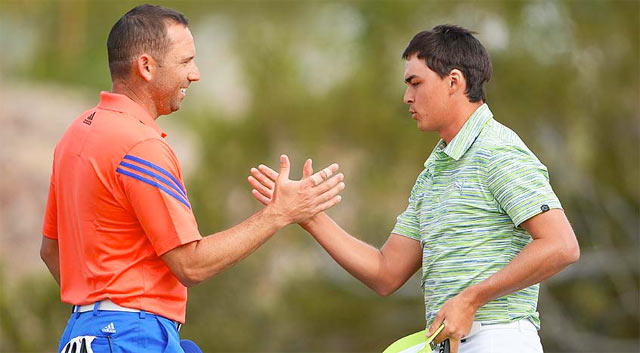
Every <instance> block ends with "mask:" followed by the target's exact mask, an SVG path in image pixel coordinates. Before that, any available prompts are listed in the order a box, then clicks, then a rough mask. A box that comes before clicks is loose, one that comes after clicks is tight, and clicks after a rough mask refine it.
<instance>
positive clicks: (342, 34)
mask: <svg viewBox="0 0 640 353" xmlns="http://www.w3.org/2000/svg"><path fill="white" fill-rule="evenodd" d="M139 3H140V2H120V1H95V2H94V1H58V2H53V1H26V0H25V1H14V0H9V1H7V0H2V1H0V48H1V50H2V55H1V62H0V104H1V105H0V122H1V123H2V125H1V128H0V130H1V131H0V141H2V146H3V148H2V151H0V162H1V163H0V168H2V169H0V172H1V173H2V176H3V178H2V179H0V201H1V205H0V212H1V218H0V222H1V223H0V233H1V234H0V236H1V238H0V245H1V247H0V286H1V290H0V351H2V352H51V351H55V349H56V348H57V340H58V338H59V336H60V334H61V332H62V330H63V327H64V325H65V323H66V319H67V317H68V312H69V306H68V305H65V304H62V303H60V301H59V294H58V288H57V286H56V284H55V282H54V281H53V280H52V279H51V277H50V276H49V275H48V273H47V271H46V268H45V266H44V264H42V263H41V262H40V259H39V255H38V249H39V244H40V238H41V233H40V227H41V222H42V214H43V209H44V202H45V198H46V192H47V187H48V178H49V173H50V165H51V164H50V163H51V158H52V152H53V147H54V145H55V143H56V141H57V139H58V138H59V137H60V136H61V134H62V132H63V131H64V128H65V127H66V125H67V124H68V123H69V122H70V121H71V120H72V119H73V117H75V116H76V114H78V113H79V112H80V111H82V110H84V109H88V108H89V107H91V106H94V105H95V104H96V103H97V101H98V92H99V91H100V90H110V79H109V73H108V66H107V56H106V48H105V47H106V46H105V43H106V38H107V34H108V32H109V30H110V28H111V26H112V25H113V24H114V23H115V21H116V20H117V19H118V18H119V17H120V16H121V15H122V14H124V13H125V12H126V11H127V10H128V9H130V8H131V7H133V6H134V5H137V4H139ZM158 4H161V5H164V6H167V7H171V8H174V9H177V10H179V11H181V12H183V13H184V14H185V15H186V16H187V17H188V18H189V19H190V21H191V31H192V32H193V34H194V37H195V39H196V49H197V51H198V55H197V63H198V65H199V68H200V70H201V73H202V79H201V81H200V82H198V83H195V84H193V85H192V86H191V88H190V89H189V93H188V97H187V98H186V100H185V101H184V102H183V105H182V107H183V108H182V109H181V110H180V111H179V112H177V113H174V114H172V115H170V116H166V117H162V118H160V119H159V120H158V121H159V123H160V125H161V126H162V127H163V128H164V129H166V130H167V132H168V134H169V136H168V138H167V139H168V140H169V142H170V143H171V144H172V145H173V146H174V147H175V149H176V152H177V154H178V156H179V158H180V159H181V161H182V163H183V168H184V170H185V173H186V175H187V180H186V183H187V187H188V192H189V197H190V199H191V201H192V203H193V206H194V207H193V209H194V211H195V214H196V217H197V219H198V222H199V225H200V230H201V232H202V234H210V233H214V232H216V231H219V230H222V229H224V228H227V227H230V226H232V225H234V224H236V223H238V222H240V221H241V220H243V219H244V218H246V217H247V216H249V215H250V214H251V213H253V212H254V211H256V210H258V209H259V208H260V205H259V204H258V203H257V202H255V201H254V200H253V199H252V197H251V194H250V188H249V187H248V186H247V184H246V177H247V175H248V173H249V168H250V167H252V166H255V165H257V164H258V163H266V164H269V165H271V166H275V165H277V160H278V155H279V154H281V153H288V154H289V156H290V157H291V158H292V161H293V170H294V173H293V175H294V176H296V177H299V176H300V174H301V167H302V162H303V161H304V159H305V158H308V157H311V158H313V159H314V162H315V163H314V164H315V166H316V167H322V166H325V165H327V164H329V163H331V162H338V163H340V164H341V168H342V171H343V172H344V173H345V175H346V184H347V189H346V190H345V192H344V194H343V196H344V200H343V201H342V203H341V204H340V205H338V206H337V207H335V208H334V209H332V210H331V211H330V214H331V215H332V216H333V217H334V218H335V219H336V220H337V221H338V222H339V223H340V224H341V225H343V227H344V228H345V229H347V230H348V231H350V232H351V233H352V234H354V235H356V236H357V237H359V238H360V239H363V240H365V241H367V242H369V243H371V244H373V245H375V246H381V245H382V243H383V242H384V240H385V239H386V238H387V236H388V234H389V232H390V230H391V229H392V227H393V225H394V222H395V217H396V215H397V214H399V213H400V212H401V211H402V210H404V208H405V206H406V200H407V197H408V195H409V191H410V188H411V186H412V185H413V182H414V181H415V178H416V176H417V174H418V173H419V172H420V170H421V168H422V163H423V162H424V160H425V159H426V157H427V156H428V154H429V152H430V151H431V149H432V148H433V146H434V144H435V143H436V141H437V136H436V135H435V134H433V133H431V134H426V133H420V132H419V131H418V130H417V129H416V126H415V122H414V121H413V120H412V119H410V116H409V115H408V113H407V110H408V108H407V106H406V105H404V104H403V103H402V94H403V92H404V87H405V86H404V84H403V76H402V74H403V66H404V62H403V61H402V60H401V53H402V51H403V49H404V47H405V46H406V45H407V43H408V41H409V40H410V39H411V37H412V36H413V35H414V34H415V33H417V32H418V31H421V30H424V29H427V28H431V27H433V26H434V25H437V24H442V23H454V24H460V25H462V26H465V27H468V28H470V29H472V30H475V31H477V32H478V38H479V39H480V40H481V41H482V42H483V43H484V45H485V46H486V47H487V49H488V51H489V53H490V55H491V58H492V61H493V69H494V74H493V78H492V79H491V81H490V82H489V83H488V85H487V87H486V88H487V92H488V103H489V105H490V107H491V109H492V110H493V112H494V114H495V116H496V119H497V120H498V121H500V122H502V123H504V124H506V125H507V126H509V127H511V128H512V129H514V130H515V131H516V132H517V133H518V134H519V135H520V136H521V137H522V139H523V140H524V141H525V143H526V144H527V145H528V146H529V147H530V148H531V149H532V150H533V151H534V152H535V153H536V154H537V156H538V157H539V158H540V160H541V161H542V162H543V163H545V164H546V165H547V167H548V168H549V171H550V174H551V183H552V185H553V187H554V189H555V191H556V192H557V194H558V196H559V197H560V200H561V201H562V203H563V206H564V207H565V210H566V213H567V215H568V217H569V220H570V221H571V223H572V224H573V227H574V229H575V232H576V234H577V236H578V239H579V241H580V244H581V248H582V257H581V259H580V261H579V262H578V263H576V264H574V265H572V266H570V267H569V268H567V269H566V270H564V271H563V272H562V273H560V274H558V275H557V276H555V277H553V278H551V279H549V280H548V281H546V282H544V283H543V285H542V289H541V296H540V303H539V307H540V312H541V317H542V329H541V331H540V335H541V337H542V342H543V345H544V346H545V349H546V351H547V352H638V351H639V349H640V343H639V336H640V322H639V321H640V313H639V311H640V309H639V305H640V296H639V292H640V291H639V287H640V284H639V282H640V281H639V271H640V266H639V260H638V257H639V253H640V251H639V250H640V248H639V235H640V209H639V207H640V188H639V184H640V175H639V166H640V159H639V150H640V145H639V137H640V109H639V108H640V107H639V105H640V103H639V102H640V92H639V86H638V81H639V78H640V72H639V69H640V56H639V54H640V48H639V43H640V34H639V33H640V23H639V21H640V20H639V19H640V5H639V2H637V1H569V2H561V1H548V2H546V1H504V2H501V1H486V2H485V1H465V2H454V1H428V2H425V1H423V2H411V1H307V2H294V1H241V2H222V1H215V2H211V1H192V2H179V1H165V2H158ZM187 311H188V313H187V324H186V325H185V326H184V328H183V330H182V332H181V334H182V337H183V338H190V339H193V340H195V341H196V342H198V344H199V345H200V346H201V347H202V348H203V350H204V351H205V352H379V351H381V350H382V349H383V348H384V347H386V346H387V345H388V344H390V343H391V342H393V341H394V340H395V339H397V338H399V337H401V336H404V335H406V334H409V333H411V332H414V331H418V330H420V329H421V328H422V327H423V325H424V305H423V303H422V297H421V293H420V287H419V282H418V281H417V278H416V277H415V276H414V278H413V279H412V280H411V281H409V282H408V283H407V284H406V285H405V286H404V287H403V288H401V289H400V290H399V291H398V292H397V293H395V294H393V295H392V296H390V297H385V298H383V297H378V296H376V295H375V294H374V293H373V292H372V291H370V290H368V289H367V288H366V287H365V286H364V285H362V284H360V283H359V282H358V281H356V280H355V279H353V278H352V277H350V276H349V275H348V274H347V273H346V272H345V271H343V270H342V269H341V268H340V267H338V266H337V265H336V264H335V263H333V261H332V260H331V258H329V257H328V256H327V255H326V254H325V253H324V252H323V250H322V249H321V248H320V247H319V246H318V245H317V244H316V243H315V242H314V241H313V239H312V238H311V237H310V236H308V235H307V234H306V233H305V232H304V231H302V230H301V229H300V228H299V227H297V226H289V227H287V228H286V229H284V230H283V231H281V232H280V233H278V234H276V235H275V236H274V237H273V238H272V240H270V241H269V242H268V243H267V244H265V245H264V246H263V247H262V248H260V249H259V250H258V251H257V252H256V253H255V254H253V255H252V256H251V257H249V258H247V259H246V260H245V261H243V262H241V263H239V264H237V265H236V266H235V267H233V268H231V269H229V270H228V271H226V272H225V273H223V274H221V275H219V276H217V277H214V278H213V279H211V280H209V281H207V282H206V283H204V284H201V285H199V286H197V287H195V288H192V289H190V291H189V304H188V310H187Z"/></svg>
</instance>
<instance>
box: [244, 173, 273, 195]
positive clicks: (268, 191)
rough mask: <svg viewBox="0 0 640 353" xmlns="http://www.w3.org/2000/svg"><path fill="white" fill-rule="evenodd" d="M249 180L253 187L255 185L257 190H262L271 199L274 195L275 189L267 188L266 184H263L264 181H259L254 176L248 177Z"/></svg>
mask: <svg viewBox="0 0 640 353" xmlns="http://www.w3.org/2000/svg"><path fill="white" fill-rule="evenodd" d="M248 180H249V185H251V187H253V188H254V189H255V190H257V191H258V192H260V193H261V194H262V195H264V196H265V197H267V198H269V199H271V197H272V196H273V190H272V189H269V188H267V187H266V186H264V185H262V183H260V182H259V181H257V180H256V179H255V178H254V177H252V176H250V177H249V178H248Z"/></svg>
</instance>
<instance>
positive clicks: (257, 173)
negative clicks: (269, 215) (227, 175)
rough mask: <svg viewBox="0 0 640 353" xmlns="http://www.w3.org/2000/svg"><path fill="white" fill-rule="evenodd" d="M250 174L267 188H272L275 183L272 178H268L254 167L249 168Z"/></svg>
mask: <svg viewBox="0 0 640 353" xmlns="http://www.w3.org/2000/svg"><path fill="white" fill-rule="evenodd" d="M251 175H252V176H253V177H254V178H255V179H256V180H257V181H259V182H260V184H262V185H264V186H266V187H267V188H269V189H272V190H273V186H274V185H275V184H274V182H273V180H271V179H269V178H268V177H267V176H266V175H264V173H262V172H261V171H259V170H258V169H256V168H251Z"/></svg>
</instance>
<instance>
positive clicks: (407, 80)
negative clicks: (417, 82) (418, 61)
mask: <svg viewBox="0 0 640 353" xmlns="http://www.w3.org/2000/svg"><path fill="white" fill-rule="evenodd" d="M416 77H418V76H416V75H411V76H409V77H407V78H405V79H404V83H411V80H413V79H414V78H416Z"/></svg>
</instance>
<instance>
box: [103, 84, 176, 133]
mask: <svg viewBox="0 0 640 353" xmlns="http://www.w3.org/2000/svg"><path fill="white" fill-rule="evenodd" d="M98 108H100V109H105V110H111V111H115V112H122V113H126V114H129V115H133V116H134V117H135V118H136V119H138V120H139V121H140V122H141V123H143V124H145V125H147V126H149V127H151V128H152V129H154V130H155V131H157V132H158V134H160V136H162V137H165V136H167V134H165V133H164V131H162V129H160V126H158V123H156V121H155V120H154V119H153V118H152V117H151V114H149V112H148V111H147V110H146V109H144V107H142V106H141V105H140V104H138V103H136V102H134V101H133V100H131V98H129V97H127V96H125V95H124V94H118V93H112V92H105V91H102V92H100V103H98Z"/></svg>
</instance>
